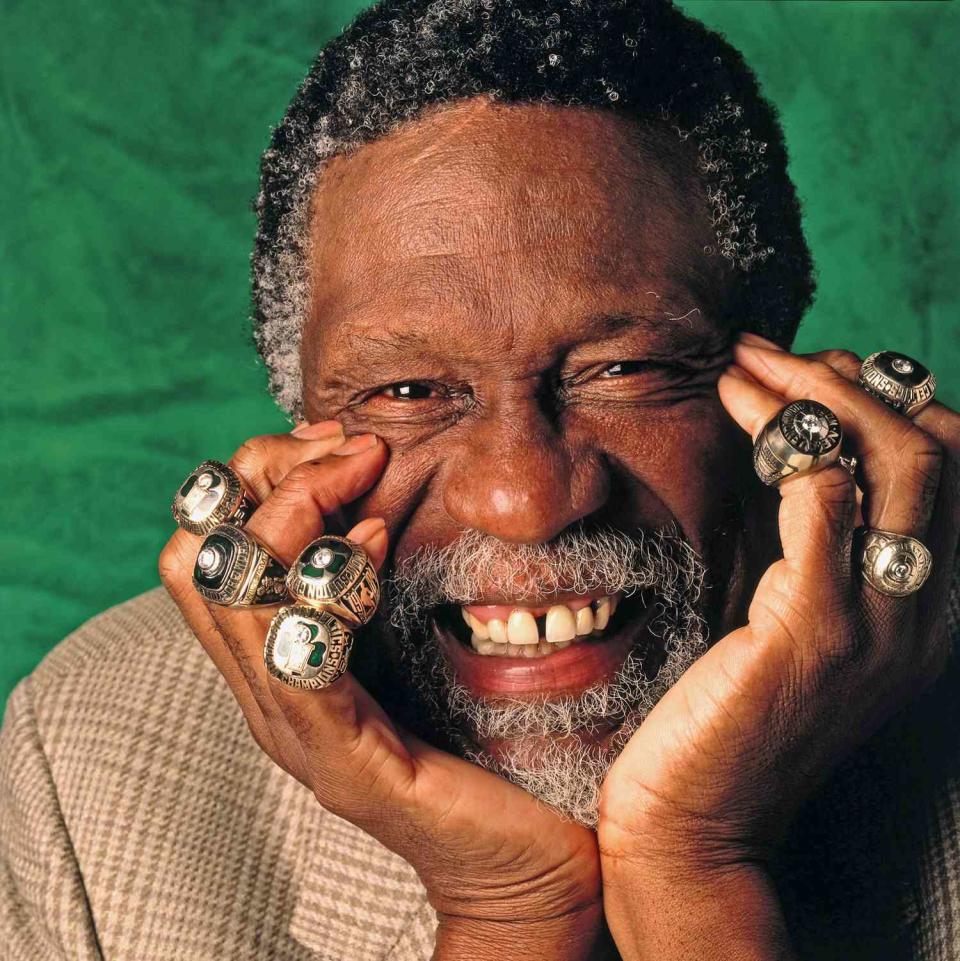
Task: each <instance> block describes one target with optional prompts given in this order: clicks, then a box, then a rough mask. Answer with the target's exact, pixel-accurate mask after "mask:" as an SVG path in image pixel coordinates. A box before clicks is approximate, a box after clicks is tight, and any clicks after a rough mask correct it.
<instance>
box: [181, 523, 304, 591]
mask: <svg viewBox="0 0 960 961" xmlns="http://www.w3.org/2000/svg"><path fill="white" fill-rule="evenodd" d="M286 574H287V571H286V568H285V567H284V566H283V565H282V564H281V563H280V562H279V561H278V560H277V559H276V558H275V557H274V556H273V555H272V554H270V553H269V552H268V551H267V550H266V549H265V548H263V547H262V546H261V545H260V544H258V543H257V541H255V540H254V539H253V537H252V536H251V535H250V534H248V533H247V532H246V531H244V530H241V529H240V528H239V527H234V526H233V524H221V525H220V526H219V527H216V528H214V530H213V531H212V532H211V533H209V534H208V535H207V537H206V540H204V542H203V544H202V545H201V547H200V551H199V553H198V554H197V561H196V564H195V565H194V568H193V584H194V587H196V589H197V591H198V592H199V593H200V594H201V595H202V596H203V597H205V598H206V599H207V600H208V601H211V602H212V603H214V604H219V605H220V606H221V607H257V606H259V605H261V604H280V603H282V602H283V601H285V600H286V599H287V588H286V580H285V578H286Z"/></svg>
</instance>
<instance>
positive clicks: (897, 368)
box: [857, 350, 937, 417]
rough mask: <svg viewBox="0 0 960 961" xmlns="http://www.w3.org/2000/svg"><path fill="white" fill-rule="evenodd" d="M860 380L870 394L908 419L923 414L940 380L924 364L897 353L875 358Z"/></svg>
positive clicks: (862, 367)
mask: <svg viewBox="0 0 960 961" xmlns="http://www.w3.org/2000/svg"><path fill="white" fill-rule="evenodd" d="M857 379H858V381H859V383H860V386H861V387H862V388H863V389H864V390H865V391H866V392H867V393H868V394H872V395H873V396H874V397H876V398H877V399H878V400H882V401H883V402H884V403H885V404H886V405H887V406H888V407H892V408H893V409H894V410H895V411H897V412H898V413H900V414H905V415H906V416H907V417H913V415H914V414H919V413H920V411H921V410H923V408H924V407H926V406H927V404H929V403H930V401H932V400H933V395H934V394H935V393H936V391H937V378H936V377H934V376H933V374H932V373H930V371H929V370H928V369H927V368H926V367H924V366H923V364H921V363H920V362H919V361H916V360H914V359H913V358H912V357H908V356H907V355H906V354H898V353H897V352H896V351H893V350H881V351H878V352H877V353H875V354H871V355H870V356H869V357H868V358H867V359H866V360H865V361H864V362H863V363H862V364H861V365H860V374H859V376H858V378H857Z"/></svg>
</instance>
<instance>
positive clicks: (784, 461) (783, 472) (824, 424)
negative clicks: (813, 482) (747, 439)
mask: <svg viewBox="0 0 960 961" xmlns="http://www.w3.org/2000/svg"><path fill="white" fill-rule="evenodd" d="M842 440H843V428H842V427H841V426H840V421H838V420H837V417H836V415H835V414H834V413H833V411H832V410H830V408H829V407H825V406H824V405H823V404H820V403H818V402H817V401H815V400H796V401H794V402H793V403H792V404H787V406H786V407H784V408H783V409H782V410H780V411H779V413H778V414H777V415H776V416H775V417H773V418H772V419H771V420H770V421H769V422H768V423H767V425H766V426H765V427H764V428H763V430H762V431H760V434H759V435H758V437H757V440H756V442H755V443H754V445H753V469H754V470H755V471H756V473H757V476H758V477H759V478H760V480H762V481H763V483H764V484H766V485H767V486H768V487H774V486H776V485H777V484H779V483H780V482H781V481H783V480H785V479H786V478H788V477H792V476H794V475H796V474H807V473H810V472H811V471H814V470H821V469H822V468H824V467H829V466H830V465H831V464H835V463H836V462H837V461H838V460H839V459H840V444H841V442H842ZM848 469H849V468H848Z"/></svg>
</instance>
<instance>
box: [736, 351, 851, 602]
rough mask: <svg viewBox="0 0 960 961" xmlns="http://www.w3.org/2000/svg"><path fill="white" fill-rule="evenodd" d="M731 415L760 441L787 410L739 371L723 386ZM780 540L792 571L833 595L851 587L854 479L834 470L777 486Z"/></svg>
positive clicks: (819, 471) (820, 471)
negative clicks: (782, 409)
mask: <svg viewBox="0 0 960 961" xmlns="http://www.w3.org/2000/svg"><path fill="white" fill-rule="evenodd" d="M718 389H719V393H720V400H721V402H722V403H723V405H724V407H725V408H726V409H727V411H728V413H729V414H730V416H731V417H732V418H733V419H734V420H735V421H736V422H737V423H738V424H739V425H740V427H742V428H743V429H744V430H745V431H747V433H749V434H750V437H751V438H752V439H753V440H754V441H756V439H757V437H758V436H759V434H760V432H761V431H762V430H763V428H764V427H765V426H766V425H767V423H768V422H769V421H770V420H771V419H772V418H773V417H774V416H775V415H776V414H777V412H778V411H779V410H780V409H781V408H782V407H783V406H784V403H783V398H782V397H779V396H778V395H777V394H775V393H773V392H772V391H770V390H768V389H767V388H766V387H763V386H761V385H760V384H758V383H756V382H754V381H753V380H751V379H750V378H749V377H745V376H743V375H742V373H741V372H739V371H738V370H737V368H736V367H735V366H734V367H732V368H728V370H727V371H725V372H724V374H723V375H722V376H721V377H720V380H719V383H718ZM778 490H779V492H780V496H781V504H780V515H779V525H780V540H781V546H782V548H783V556H784V559H785V560H786V561H787V562H788V564H789V565H790V566H791V568H792V569H793V570H794V571H795V572H796V573H798V574H800V575H802V576H803V577H805V578H806V580H807V583H808V584H817V585H819V587H820V588H822V589H824V590H827V591H829V592H831V593H834V592H836V591H838V590H839V591H842V590H845V585H848V584H849V580H850V576H849V573H850V572H849V544H850V537H851V532H852V529H853V524H854V520H855V516H856V514H855V511H856V489H855V486H854V483H853V478H851V477H850V475H849V473H848V472H847V471H846V470H845V469H844V468H842V467H839V466H833V467H827V468H824V469H822V470H818V471H814V472H812V473H808V474H799V475H797V476H794V477H790V478H788V479H786V480H785V481H783V482H781V483H780V484H779V486H778Z"/></svg>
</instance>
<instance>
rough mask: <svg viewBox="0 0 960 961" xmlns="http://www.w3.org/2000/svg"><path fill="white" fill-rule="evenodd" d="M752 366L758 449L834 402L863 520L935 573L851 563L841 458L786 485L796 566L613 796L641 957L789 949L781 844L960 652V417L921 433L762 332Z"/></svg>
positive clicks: (778, 571) (639, 751)
mask: <svg viewBox="0 0 960 961" xmlns="http://www.w3.org/2000/svg"><path fill="white" fill-rule="evenodd" d="M735 359H736V362H737V365H738V366H736V367H733V368H731V369H730V370H729V371H728V372H727V373H726V374H725V375H724V376H723V377H722V378H721V380H720V383H719V391H720V397H721V400H722V402H723V404H724V406H725V407H726V409H727V410H728V412H729V413H730V414H731V416H732V417H733V418H734V420H736V421H737V423H738V424H739V425H740V426H741V427H742V428H743V429H744V430H746V431H747V432H749V433H750V435H751V436H752V437H753V438H756V436H757V435H758V433H759V432H760V430H761V429H762V428H763V426H764V425H765V424H766V423H767V421H768V420H769V419H770V418H771V417H772V416H773V415H774V414H775V413H776V412H777V411H778V410H779V409H780V408H781V407H782V406H783V405H784V404H786V403H788V402H790V401H793V400H798V399H802V398H813V399H814V400H818V401H820V402H822V403H824V404H826V405H827V406H828V407H830V408H831V409H832V410H833V411H834V413H836V415H837V417H838V418H839V420H840V422H841V424H842V425H843V427H844V431H845V435H846V437H847V439H848V441H849V443H850V448H851V450H853V451H854V452H855V453H856V454H857V456H858V457H859V458H860V464H861V471H862V481H861V482H860V483H861V486H862V489H863V499H862V505H861V508H860V509H861V510H862V515H863V523H865V524H866V525H868V526H870V527H875V528H881V529H884V530H889V531H894V532H897V533H903V534H908V535H910V536H912V537H916V538H918V539H919V540H921V541H922V542H923V543H924V544H926V545H927V547H928V548H929V549H930V550H931V552H932V554H933V558H934V566H933V572H932V574H931V576H930V579H929V580H928V582H927V583H926V585H925V586H924V587H923V588H922V589H921V590H920V591H919V592H918V593H916V594H913V595H911V596H909V597H903V598H892V597H886V596H884V595H882V594H879V593H877V592H876V591H874V590H873V589H872V588H871V587H869V586H868V585H864V584H863V583H862V580H861V579H860V577H859V572H858V567H857V565H858V558H857V557H856V556H853V554H852V551H851V537H852V533H853V530H854V527H855V526H856V524H857V522H858V521H857V511H858V504H857V496H856V487H855V485H854V482H853V479H852V478H851V477H850V476H849V474H848V473H847V472H846V471H845V470H844V469H843V468H842V467H839V466H836V467H831V468H828V469H825V470H822V471H819V472H817V473H814V474H808V475H800V476H797V477H794V478H791V479H789V480H787V481H785V482H783V483H782V484H781V486H780V495H781V499H780V511H779V529H780V539H781V545H782V548H783V558H782V559H781V560H778V561H776V563H774V564H773V565H772V566H771V567H770V568H769V569H768V570H767V571H766V573H765V574H764V575H763V577H762V578H761V579H760V582H759V584H758V585H757V588H756V592H755V594H754V596H753V601H752V603H751V605H750V609H749V614H748V623H747V624H746V626H744V627H741V628H740V629H738V630H735V631H733V632H732V633H730V634H728V635H727V636H726V637H724V638H722V639H721V640H719V641H718V642H717V643H716V644H715V645H714V646H713V647H712V648H711V649H710V650H709V652H708V653H707V654H706V655H705V656H704V657H703V658H701V659H700V660H699V661H698V662H697V663H696V664H695V665H694V666H693V667H692V668H691V669H690V670H689V671H687V673H686V674H685V675H684V676H683V678H681V680H680V681H679V682H678V683H677V684H676V685H675V686H674V687H673V688H672V689H671V690H670V691H669V692H668V693H667V694H666V696H665V697H664V698H663V699H662V700H661V701H660V703H659V704H658V705H657V707H656V708H655V709H654V710H653V711H652V712H651V713H650V715H649V717H648V718H647V720H646V721H645V722H644V724H643V725H642V726H641V728H640V730H639V731H638V732H637V734H636V735H635V736H634V737H633V739H632V740H631V741H630V743H629V744H628V746H627V748H626V750H625V751H624V752H623V754H622V755H621V757H620V758H619V759H618V760H617V762H616V764H615V765H614V766H613V768H612V769H611V771H610V773H609V775H608V777H607V780H606V783H605V784H604V788H603V795H602V808H601V821H600V827H599V832H598V834H599V841H600V849H601V855H602V865H603V882H604V897H605V902H606V905H607V918H608V922H609V924H610V928H611V932H612V933H613V935H614V938H615V940H616V941H617V945H618V947H619V948H620V950H621V952H622V953H623V954H624V956H625V957H630V958H639V957H658V958H659V959H661V961H664V959H667V958H670V957H673V956H674V955H673V953H672V952H678V954H679V951H680V950H681V949H682V945H686V947H687V949H689V948H690V947H692V946H696V947H698V948H700V949H703V948H704V947H707V948H708V952H707V956H710V957H712V956H714V955H713V954H711V953H710V952H709V946H710V945H713V946H714V947H715V948H716V951H717V954H716V956H719V957H741V956H742V957H758V958H760V957H762V958H773V957H786V956H789V951H790V948H789V945H788V941H787V938H786V934H785V930H784V928H783V924H782V918H781V917H780V911H779V905H778V903H777V899H776V896H775V893H774V891H773V887H772V885H771V884H770V879H769V876H768V874H767V872H766V869H765V864H766V862H767V859H768V858H769V856H770V853H771V851H772V850H773V849H774V847H775V846H776V844H777V843H778V841H779V840H780V839H781V838H782V836H783V834H784V833H785V830H786V828H787V826H788V824H789V822H790V819H791V817H792V815H793V814H794V813H795V811H796V809H797V808H798V807H799V805H800V804H801V803H802V801H803V800H804V799H805V798H807V797H808V796H809V794H810V793H811V792H812V791H813V790H814V789H815V788H816V787H817V785H819V784H820V783H821V782H822V781H823V780H824V779H825V777H826V776H827V774H828V773H829V772H830V770H831V769H832V768H833V767H834V766H835V765H836V764H837V762H838V761H839V760H840V759H841V758H842V757H843V756H844V755H846V754H847V753H849V752H850V751H852V750H853V749H854V748H856V747H857V746H859V745H860V744H862V743H863V742H864V741H865V740H866V739H867V738H868V737H869V736H870V735H871V734H872V733H873V732H874V731H875V730H876V729H877V728H878V727H879V726H880V725H881V724H882V723H883V722H884V721H885V720H887V719H888V718H889V717H891V715H893V714H894V713H895V712H896V711H897V710H898V709H899V708H901V707H902V706H903V705H904V704H905V703H906V702H907V701H908V700H909V699H911V698H913V697H914V696H916V695H917V694H918V693H919V692H920V691H921V690H922V689H923V688H924V687H925V686H926V685H928V684H930V683H931V682H932V681H933V680H934V679H935V678H936V677H937V675H938V674H939V673H940V672H941V670H942V667H943V665H944V663H945V659H946V657H947V653H948V646H947V645H948V641H947V637H946V616H945V607H946V601H947V596H948V591H949V584H950V579H951V575H952V572H953V567H954V558H955V555H956V549H957V536H958V523H960V517H958V515H960V500H958V494H957V458H958V454H960V417H958V415H957V414H956V413H954V412H953V411H950V410H948V409H947V408H945V407H944V406H943V405H940V404H936V403H935V404H931V405H930V406H929V407H928V408H927V409H926V410H924V411H922V412H921V413H920V414H919V415H918V416H916V417H915V418H914V419H913V421H911V420H909V419H907V418H906V417H902V416H900V415H899V414H896V413H894V412H893V411H891V410H890V409H889V408H888V407H886V406H885V405H884V404H883V403H881V402H880V401H879V400H876V399H875V398H873V397H871V396H869V395H868V394H867V393H865V392H864V391H863V390H862V389H860V388H859V387H858V386H856V376H857V372H858V370H859V366H860V361H859V359H858V358H856V357H855V356H854V355H852V354H846V353H843V352H838V351H831V352H826V353H824V354H820V355H812V356H809V357H799V356H795V355H793V354H791V353H788V352H787V351H784V350H781V349H779V348H777V347H776V346H775V345H773V344H771V343H770V342H768V341H764V340H762V339H761V338H758V337H755V336H753V335H744V336H743V337H742V338H741V341H740V343H739V345H738V346H737V348H736V350H735ZM638 906H642V907H639V909H638ZM667 930H669V931H670V934H669V935H667V936H664V935H663V931H667Z"/></svg>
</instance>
